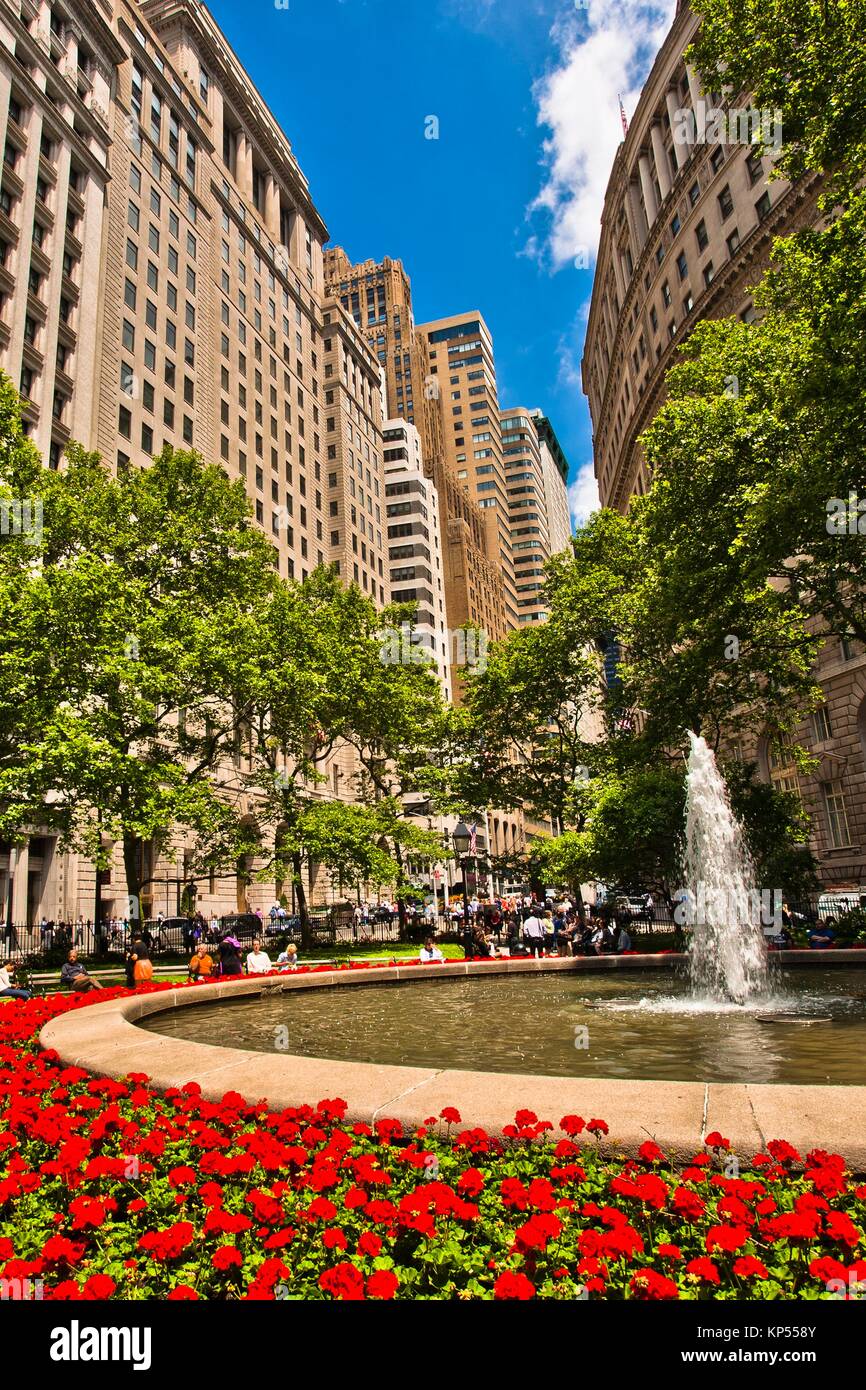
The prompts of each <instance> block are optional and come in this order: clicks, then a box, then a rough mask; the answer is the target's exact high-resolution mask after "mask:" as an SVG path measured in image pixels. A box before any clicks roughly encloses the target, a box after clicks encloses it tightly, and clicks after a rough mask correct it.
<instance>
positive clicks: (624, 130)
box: [617, 97, 628, 135]
mask: <svg viewBox="0 0 866 1390" xmlns="http://www.w3.org/2000/svg"><path fill="white" fill-rule="evenodd" d="M617 101H618V102H619V118H620V120H621V121H622V133H623V135H628V121H627V120H626V115H625V107H624V106H623V104H622V97H617Z"/></svg>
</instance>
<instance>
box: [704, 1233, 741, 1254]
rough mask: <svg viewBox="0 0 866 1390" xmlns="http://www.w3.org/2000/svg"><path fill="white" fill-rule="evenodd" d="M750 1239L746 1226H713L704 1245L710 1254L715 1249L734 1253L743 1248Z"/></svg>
mask: <svg viewBox="0 0 866 1390" xmlns="http://www.w3.org/2000/svg"><path fill="white" fill-rule="evenodd" d="M748 1239H749V1232H748V1230H747V1229H746V1227H745V1226H711V1227H710V1229H709V1230H708V1231H707V1235H706V1240H705V1241H704V1247H705V1249H706V1252H707V1254H708V1255H711V1254H712V1253H713V1251H714V1250H722V1251H724V1252H725V1253H726V1254H732V1253H733V1252H734V1251H735V1250H741V1249H742V1248H743V1246H744V1245H745V1243H746V1241H747V1240H748Z"/></svg>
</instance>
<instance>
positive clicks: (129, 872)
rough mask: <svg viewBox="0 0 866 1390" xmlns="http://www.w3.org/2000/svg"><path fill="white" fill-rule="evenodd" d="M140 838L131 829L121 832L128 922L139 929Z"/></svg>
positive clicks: (140, 926)
mask: <svg viewBox="0 0 866 1390" xmlns="http://www.w3.org/2000/svg"><path fill="white" fill-rule="evenodd" d="M140 849H141V840H140V838H139V836H138V835H134V834H133V833H132V831H131V830H124V832H123V868H124V872H125V874H126V892H127V896H128V898H129V904H128V906H129V911H128V913H127V916H128V917H129V920H130V924H131V925H132V926H133V929H134V930H137V931H140V930H141V929H142V926H143V923H142V920H141V878H140V869H139V862H140V861H139V852H140Z"/></svg>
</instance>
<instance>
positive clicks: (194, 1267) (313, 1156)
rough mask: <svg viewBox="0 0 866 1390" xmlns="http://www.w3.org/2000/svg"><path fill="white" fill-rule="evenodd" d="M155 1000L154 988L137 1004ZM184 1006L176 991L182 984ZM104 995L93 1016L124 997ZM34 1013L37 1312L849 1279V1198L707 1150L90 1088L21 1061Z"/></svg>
mask: <svg viewBox="0 0 866 1390" xmlns="http://www.w3.org/2000/svg"><path fill="white" fill-rule="evenodd" d="M151 988H156V989H161V988H170V986H153V987H151ZM192 988H196V986H192ZM127 993H128V991H126V990H120V989H118V990H110V991H108V990H106V991H103V992H102V993H101V994H100V995H98V996H97V999H106V998H111V997H115V996H118V995H123V994H127ZM93 1002H96V1001H95V1000H94V998H93V996H90V997H89V998H88V999H85V998H81V997H77V996H61V995H56V996H53V997H50V998H48V999H33V1000H30V1001H29V1002H26V1003H21V1002H17V1001H9V1002H7V1003H6V1004H5V1006H4V1007H3V1008H2V1010H0V1213H2V1229H3V1231H4V1235H3V1236H2V1237H0V1279H4V1280H6V1281H7V1284H6V1286H5V1287H7V1288H15V1287H16V1284H15V1281H20V1286H22V1287H25V1286H28V1281H29V1287H33V1285H34V1284H36V1283H37V1281H38V1287H39V1290H40V1293H41V1294H42V1296H43V1297H45V1298H50V1299H102V1298H108V1297H114V1298H119V1299H152V1298H155V1299H166V1298H168V1299H185V1298H188V1299H194V1298H217V1299H231V1298H249V1299H273V1298H290V1299H299V1298H316V1299H319V1298H323V1299H362V1298H371V1299H390V1298H454V1297H458V1298H496V1299H530V1298H536V1297H537V1298H559V1299H575V1298H578V1297H588V1298H590V1299H599V1298H613V1299H622V1298H629V1299H677V1298H679V1299H701V1298H727V1299H742V1298H757V1299H761V1298H776V1299H780V1298H785V1299H792V1298H797V1299H799V1298H803V1299H817V1298H832V1297H840V1296H842V1297H848V1296H852V1295H853V1294H854V1293H855V1292H856V1288H857V1282H858V1281H860V1280H862V1281H864V1282H866V1259H863V1258H860V1257H861V1256H862V1255H863V1253H864V1252H863V1242H864V1234H863V1223H864V1215H866V1185H859V1184H858V1183H857V1182H856V1181H855V1180H854V1179H852V1177H851V1175H850V1174H849V1173H847V1172H846V1169H845V1163H844V1161H843V1159H842V1158H840V1157H839V1156H838V1155H835V1154H829V1153H826V1152H824V1151H822V1150H815V1151H813V1152H812V1153H810V1154H808V1155H806V1156H805V1158H801V1156H800V1155H799V1154H797V1153H796V1152H795V1151H794V1150H793V1149H792V1148H791V1147H790V1145H788V1144H786V1143H785V1142H784V1141H781V1140H774V1141H773V1142H771V1143H769V1144H768V1146H767V1148H768V1152H767V1153H763V1154H758V1155H756V1156H755V1157H754V1158H753V1159H752V1160H751V1163H749V1164H748V1165H746V1164H744V1165H743V1167H742V1169H740V1168H739V1165H738V1164H737V1161H736V1158H735V1156H734V1155H733V1154H731V1153H730V1152H729V1149H728V1145H727V1142H726V1140H725V1138H724V1136H723V1135H720V1134H710V1135H708V1136H707V1141H706V1145H707V1148H706V1151H704V1152H702V1153H699V1154H696V1155H695V1157H694V1159H693V1160H692V1162H691V1163H690V1164H689V1165H688V1166H686V1167H685V1168H684V1169H683V1170H681V1171H679V1172H674V1171H673V1170H672V1169H671V1168H670V1167H669V1166H668V1164H667V1161H666V1159H665V1155H664V1154H663V1153H662V1151H661V1150H660V1149H659V1148H657V1146H656V1145H655V1144H653V1143H651V1142H649V1141H648V1142H647V1143H646V1144H644V1145H643V1147H642V1149H641V1152H640V1157H639V1160H638V1161H630V1162H627V1161H625V1160H624V1159H622V1158H619V1159H618V1158H617V1157H616V1155H615V1154H611V1153H608V1152H607V1150H606V1147H605V1135H606V1133H607V1125H606V1124H605V1123H604V1121H603V1120H599V1119H594V1118H591V1117H590V1118H589V1119H588V1120H586V1121H585V1120H584V1119H582V1118H581V1117H579V1116H575V1115H571V1116H564V1117H563V1118H562V1119H560V1121H559V1124H558V1126H556V1127H555V1126H554V1125H553V1124H552V1123H551V1122H550V1121H547V1120H539V1119H538V1118H537V1116H535V1115H534V1114H532V1113H531V1112H529V1111H520V1112H519V1113H518V1114H517V1116H516V1117H515V1123H514V1124H513V1125H512V1126H510V1127H509V1130H508V1132H507V1133H506V1136H505V1138H504V1139H502V1140H500V1139H495V1138H491V1137H489V1136H488V1135H487V1134H485V1133H484V1132H483V1131H482V1130H479V1129H466V1128H464V1126H463V1123H462V1121H461V1117H460V1116H459V1114H458V1113H457V1112H456V1111H455V1110H450V1109H448V1108H446V1109H445V1110H443V1111H442V1113H441V1114H440V1115H439V1116H436V1117H432V1116H431V1117H430V1120H429V1121H428V1123H427V1124H426V1125H425V1126H423V1127H422V1128H420V1129H419V1130H418V1131H417V1132H415V1133H411V1134H405V1133H404V1132H403V1131H402V1128H401V1126H400V1124H399V1123H398V1122H397V1121H394V1120H388V1119H382V1120H379V1121H378V1122H377V1123H376V1125H375V1126H373V1127H372V1128H371V1127H370V1126H369V1125H365V1124H357V1125H352V1126H349V1127H344V1126H343V1124H342V1123H341V1121H342V1118H343V1114H344V1111H345V1105H344V1102H342V1101H341V1100H339V1099H333V1100H321V1101H319V1102H318V1103H317V1104H314V1105H310V1106H304V1107H300V1108H296V1109H290V1110H285V1111H281V1112H279V1113H272V1112H270V1111H269V1109H268V1106H267V1102H266V1101H264V1100H260V1101H257V1102H255V1103H249V1102H248V1101H247V1100H245V1099H244V1098H243V1097H242V1096H240V1095H238V1094H236V1093H233V1092H229V1093H227V1094H226V1095H225V1096H224V1097H223V1098H222V1100H221V1102H219V1103H218V1104H214V1103H211V1102H209V1101H206V1100H204V1099H203V1098H202V1096H201V1093H200V1090H199V1087H198V1085H197V1083H195V1082H190V1083H189V1084H187V1085H186V1086H183V1087H182V1088H180V1089H174V1090H170V1091H167V1092H165V1093H164V1094H159V1093H157V1092H155V1091H154V1090H152V1089H150V1088H149V1087H148V1086H147V1084H146V1083H147V1078H146V1077H145V1076H143V1075H140V1074H139V1075H131V1076H130V1077H129V1078H128V1079H127V1080H126V1081H114V1080H107V1079H98V1078H93V1077H91V1076H89V1075H88V1074H87V1073H86V1072H84V1071H82V1070H81V1069H80V1068H77V1067H69V1066H64V1065H63V1064H61V1063H60V1062H59V1060H58V1058H57V1057H56V1055H55V1054H53V1053H51V1052H46V1051H44V1050H40V1048H39V1044H38V1041H37V1039H38V1034H39V1030H40V1029H41V1028H42V1027H43V1026H44V1024H45V1023H46V1022H48V1020H49V1019H50V1018H52V1017H55V1016H56V1015H57V1014H59V1013H62V1012H64V1011H66V1010H68V1009H78V1008H86V1007H88V1004H89V1003H93Z"/></svg>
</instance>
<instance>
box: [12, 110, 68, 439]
mask: <svg viewBox="0 0 866 1390" xmlns="http://www.w3.org/2000/svg"><path fill="white" fill-rule="evenodd" d="M41 141H42V113H41V112H40V110H39V109H38V107H37V105H36V103H35V102H34V104H33V106H32V108H31V111H30V120H29V123H28V126H27V154H26V157H25V159H26V162H25V164H24V166H23V172H22V176H21V177H22V181H23V183H24V193H23V195H22V198H21V216H20V218H19V222H18V225H19V227H20V229H21V236H20V239H19V242H18V251H17V263H16V267H15V274H16V277H17V280H18V284H19V285H20V286H22V287H24V288H25V289H26V285H27V277H28V275H29V273H30V248H31V246H32V244H33V242H32V238H31V236H30V229H31V228H32V226H33V214H34V211H35V208H36V180H37V177H38V171H39V147H40V144H41ZM63 234H64V228H63V224H62V223H60V224H59V225H58V223H57V221H56V220H55V224H54V231H53V232H52V234H51V235H52V238H53V239H54V240H55V241H56V239H57V238H59V239H60V242H61V244H62V241H63ZM61 259H62V253H61V254H59V255H55V254H54V250H53V247H52V261H55V260H61ZM16 298H17V304H16V305H15V316H14V319H13V320H12V322H11V323H10V325H9V357H8V361H9V365H10V367H11V375H12V378H13V385H14V386H15V388H16V389H17V387H18V377H19V373H20V371H21V356H22V353H23V350H24V320H25V318H26V317H27V294H26V293H23V294H19V295H17V296H16ZM46 308H47V302H46ZM40 390H41V387H40ZM39 409H40V414H41V413H43V412H44V411H46V410H47V412H48V414H49V416H50V414H51V401H50V400H49V401H47V402H46V401H45V399H44V396H43V397H42V398H41V400H40V402H39Z"/></svg>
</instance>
